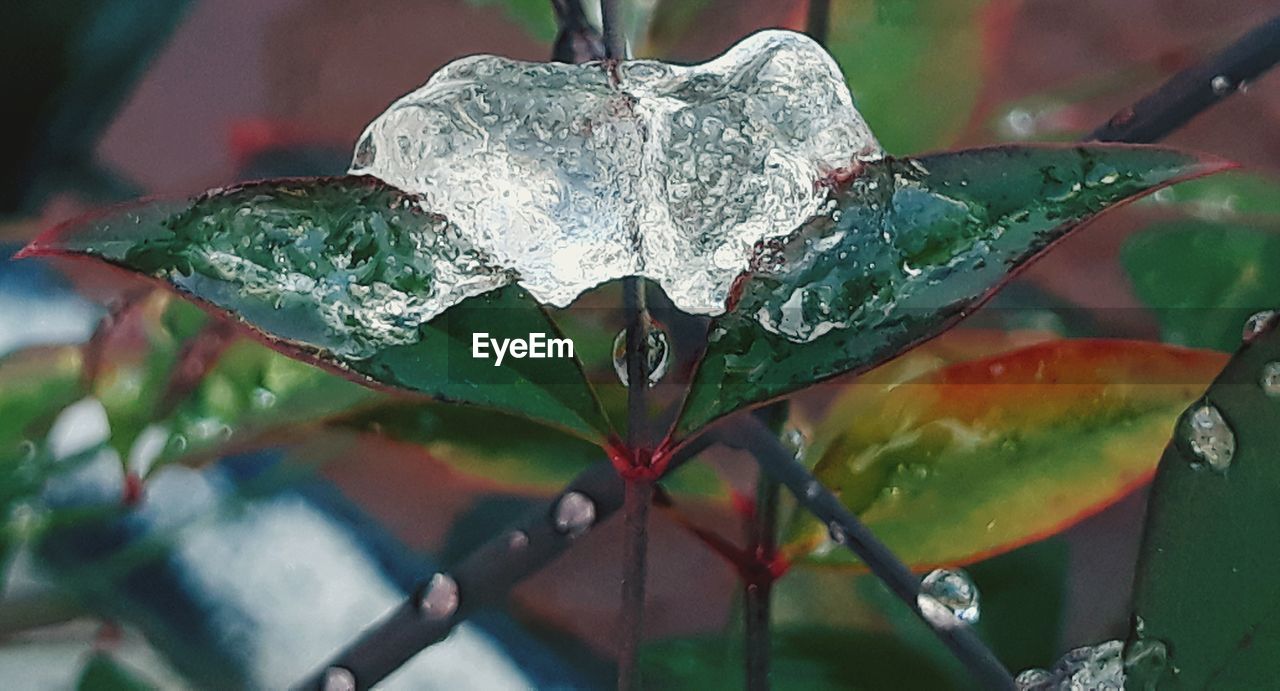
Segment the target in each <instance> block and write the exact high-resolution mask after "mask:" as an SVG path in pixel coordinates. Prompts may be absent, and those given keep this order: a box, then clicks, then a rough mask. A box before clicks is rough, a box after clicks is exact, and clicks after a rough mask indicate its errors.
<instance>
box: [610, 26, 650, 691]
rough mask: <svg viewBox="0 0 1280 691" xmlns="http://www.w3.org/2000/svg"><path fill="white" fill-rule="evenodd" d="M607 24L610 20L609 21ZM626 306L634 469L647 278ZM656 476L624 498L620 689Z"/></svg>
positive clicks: (632, 289)
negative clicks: (624, 524) (645, 282)
mask: <svg viewBox="0 0 1280 691" xmlns="http://www.w3.org/2000/svg"><path fill="white" fill-rule="evenodd" d="M605 26H606V27H607V26H608V24H607V23H606V24H605ZM622 308H623V311H624V313H625V314H626V317H627V334H626V339H627V349H626V366H627V384H628V385H627V449H628V452H629V453H630V459H629V460H630V462H631V463H632V465H633V468H635V469H637V470H638V469H639V466H640V465H642V464H647V463H648V461H649V459H648V458H646V457H645V454H644V453H643V452H642V449H643V448H644V446H645V444H646V442H647V438H646V422H647V419H648V416H649V410H648V395H647V394H648V390H649V367H648V363H649V348H648V343H649V312H648V306H647V304H646V300H645V284H644V279H642V278H637V277H634V276H633V277H630V278H626V279H624V280H623V284H622ZM653 483H654V478H652V477H649V476H648V474H646V473H633V474H631V475H629V476H627V477H626V493H625V495H626V496H625V501H624V508H623V511H624V514H625V522H626V526H625V528H626V529H625V531H624V533H623V545H622V606H621V612H620V616H619V620H618V634H619V636H620V641H619V643H620V644H619V646H618V689H619V690H620V691H629V690H630V689H636V688H640V669H639V666H638V664H637V660H638V658H639V654H640V641H641V640H642V638H643V634H644V601H645V597H644V591H645V578H646V576H647V574H648V552H649V534H648V525H649V505H650V504H651V503H652V502H653Z"/></svg>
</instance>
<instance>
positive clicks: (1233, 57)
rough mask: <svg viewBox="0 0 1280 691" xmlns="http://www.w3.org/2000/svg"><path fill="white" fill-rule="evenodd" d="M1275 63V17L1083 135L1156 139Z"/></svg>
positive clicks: (1278, 24)
mask: <svg viewBox="0 0 1280 691" xmlns="http://www.w3.org/2000/svg"><path fill="white" fill-rule="evenodd" d="M1277 62H1280V16H1276V17H1273V18H1271V19H1269V20H1267V21H1266V22H1263V23H1262V24H1261V25H1259V26H1258V27H1256V28H1254V29H1253V30H1252V31H1250V32H1249V33H1247V34H1245V35H1244V36H1242V37H1240V39H1238V40H1237V41H1236V42H1235V43H1232V44H1231V45H1230V46H1227V47H1226V48H1225V49H1223V50H1222V51H1220V52H1219V53H1217V54H1216V55H1214V56H1212V57H1210V58H1209V59H1207V60H1205V61H1204V62H1202V63H1200V64H1198V65H1195V66H1193V67H1190V68H1188V69H1185V70H1183V71H1181V72H1179V73H1177V74H1175V75H1174V76H1173V77H1171V78H1170V79H1169V80H1168V81H1166V82H1165V83H1164V85H1163V86H1161V87H1160V88H1158V89H1156V90H1155V91H1153V92H1152V93H1151V94H1149V95H1147V96H1146V97H1144V98H1143V99H1142V100H1140V101H1138V102H1137V103H1135V104H1134V105H1132V106H1129V107H1128V108H1125V109H1123V110H1121V111H1120V112H1118V113H1116V114H1115V115H1114V116H1112V118H1111V119H1110V120H1108V121H1107V123H1106V124H1105V125H1103V126H1101V127H1099V128H1098V129H1096V130H1094V131H1093V133H1092V134H1090V135H1089V136H1088V137H1087V138H1086V139H1091V140H1097V141H1102V142H1128V143H1131V144H1147V143H1151V142H1155V141H1159V140H1160V139H1163V138H1164V137H1166V136H1168V135H1169V134H1170V133H1171V132H1173V131H1174V130H1176V129H1178V128H1179V127H1182V126H1183V125H1185V124H1186V123H1187V122H1189V121H1190V120H1191V119H1192V118H1194V117H1196V116H1197V115H1199V114H1200V113H1202V112H1204V111H1205V110H1208V109H1209V108H1210V107H1212V106H1214V105H1216V104H1217V103H1218V102H1219V101H1221V100H1223V99H1225V98H1227V97H1228V96H1230V95H1231V94H1233V93H1235V92H1236V91H1238V90H1239V89H1240V88H1241V86H1242V85H1243V84H1245V83H1246V82H1249V81H1251V80H1253V79H1256V78H1258V76H1259V75H1261V74H1262V73H1263V72H1266V71H1267V70H1269V69H1271V67H1273V66H1275V64H1276V63H1277Z"/></svg>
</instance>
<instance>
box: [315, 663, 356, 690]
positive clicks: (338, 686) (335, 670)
mask: <svg viewBox="0 0 1280 691" xmlns="http://www.w3.org/2000/svg"><path fill="white" fill-rule="evenodd" d="M321 686H322V688H323V689H324V691H356V676H355V675H354V674H352V673H351V670H349V669H346V668H345V667H330V668H329V669H326V670H325V671H324V681H323V682H322V684H321Z"/></svg>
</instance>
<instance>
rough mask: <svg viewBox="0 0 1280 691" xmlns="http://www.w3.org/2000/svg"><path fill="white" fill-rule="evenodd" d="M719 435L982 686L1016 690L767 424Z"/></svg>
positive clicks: (752, 422)
mask: <svg viewBox="0 0 1280 691" xmlns="http://www.w3.org/2000/svg"><path fill="white" fill-rule="evenodd" d="M716 436H717V438H718V439H719V440H720V442H721V443H723V444H726V445H730V446H734V447H737V448H742V449H744V450H746V451H748V452H750V453H751V454H753V455H754V456H755V457H756V460H757V461H758V462H759V464H760V468H761V470H762V471H763V472H764V473H766V474H767V475H769V476H770V477H772V478H774V479H775V480H777V481H778V482H780V483H782V484H783V485H785V486H786V487H787V489H788V490H790V491H791V493H792V494H794V495H795V497H796V501H797V502H799V503H800V505H801V506H803V507H804V508H805V509H806V510H808V511H809V512H810V513H812V514H813V515H814V516H816V517H818V519H819V520H821V521H822V522H824V523H826V524H827V525H828V526H830V528H831V532H832V537H833V539H835V541H836V542H838V543H840V544H841V545H843V546H844V547H846V548H848V549H849V550H851V551H852V552H853V553H854V554H856V555H857V556H858V558H859V559H861V560H862V561H863V563H865V564H866V565H867V567H868V568H869V569H871V572H872V573H873V574H875V575H876V577H877V578H879V579H880V580H881V582H883V583H884V584H885V585H886V586H888V588H889V590H890V591H892V592H893V594H894V595H897V596H898V598H899V599H901V600H902V601H903V602H904V603H905V604H906V605H907V606H908V607H910V608H911V611H913V612H915V613H916V615H917V616H919V617H920V619H921V620H922V621H924V622H925V623H926V624H928V626H929V628H930V629H932V630H933V632H934V633H935V634H937V636H938V638H940V639H941V640H942V642H943V643H944V644H946V646H947V647H948V648H950V649H951V652H952V653H953V654H954V655H955V656H956V658H957V659H959V660H960V662H961V663H962V664H964V666H965V667H966V668H968V670H969V672H970V673H971V674H972V675H973V677H974V678H975V679H976V680H977V681H978V682H979V683H980V684H981V685H982V687H983V688H988V689H1013V688H1015V686H1014V683H1013V677H1011V676H1010V675H1009V672H1008V670H1006V669H1005V668H1004V666H1003V665H1002V664H1001V663H1000V661H999V660H998V659H996V656H995V655H994V654H992V652H991V651H990V650H988V649H987V647H986V646H985V645H984V644H983V643H982V641H981V639H979V638H978V637H977V635H975V634H974V633H973V631H971V630H970V629H969V628H968V626H966V625H965V624H963V623H961V622H960V621H959V620H958V619H955V618H954V617H945V616H937V615H936V614H934V615H932V616H930V613H926V612H925V611H923V610H922V609H921V605H920V580H919V579H918V578H916V576H915V575H914V574H912V573H911V569H909V568H907V566H906V565H905V564H903V563H902V562H901V561H898V558H897V557H896V556H895V555H894V554H893V552H891V551H890V550H889V548H888V547H886V546H885V545H884V543H882V542H880V541H879V540H877V539H876V537H875V536H874V535H873V534H872V533H871V531H870V530H868V529H867V527H866V526H864V525H863V524H862V522H861V521H859V520H858V519H857V518H856V517H855V516H854V515H853V514H852V513H850V512H849V510H848V509H846V508H845V507H844V505H842V504H841V503H840V500H839V499H837V498H836V496H835V495H834V494H832V493H831V492H830V491H829V490H827V488H825V487H823V486H822V483H820V482H818V480H817V479H816V478H815V477H814V476H813V474H812V473H810V472H809V470H808V469H807V468H805V467H804V465H802V464H801V463H800V462H799V461H797V460H796V459H795V457H794V456H793V455H792V454H791V452H789V451H788V450H787V449H786V447H784V446H783V445H782V443H781V442H780V441H778V439H777V438H776V437H774V435H773V434H772V433H771V432H770V431H769V430H768V429H767V428H766V427H765V426H764V425H763V424H761V423H760V422H759V421H758V420H756V419H755V418H754V417H751V416H749V415H741V416H737V417H735V418H733V420H732V421H731V422H730V423H728V426H727V427H726V426H722V427H720V428H718V431H717V434H716Z"/></svg>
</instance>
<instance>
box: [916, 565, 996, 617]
mask: <svg viewBox="0 0 1280 691" xmlns="http://www.w3.org/2000/svg"><path fill="white" fill-rule="evenodd" d="M920 592H921V594H922V595H926V596H928V597H930V598H932V599H933V600H934V601H936V602H937V603H938V604H940V605H942V606H943V607H946V608H947V609H948V610H950V611H951V613H952V614H953V615H955V617H956V618H957V619H959V620H960V621H962V622H964V623H966V624H974V623H977V621H978V618H979V615H980V613H981V611H980V610H979V607H978V587H977V586H976V585H974V583H973V579H971V578H970V577H969V574H967V573H965V572H964V571H962V570H960V569H934V570H933V571H930V572H929V574H928V575H927V576H925V577H924V580H922V581H921V582H920Z"/></svg>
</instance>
